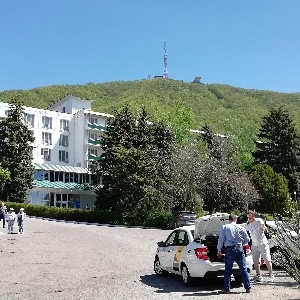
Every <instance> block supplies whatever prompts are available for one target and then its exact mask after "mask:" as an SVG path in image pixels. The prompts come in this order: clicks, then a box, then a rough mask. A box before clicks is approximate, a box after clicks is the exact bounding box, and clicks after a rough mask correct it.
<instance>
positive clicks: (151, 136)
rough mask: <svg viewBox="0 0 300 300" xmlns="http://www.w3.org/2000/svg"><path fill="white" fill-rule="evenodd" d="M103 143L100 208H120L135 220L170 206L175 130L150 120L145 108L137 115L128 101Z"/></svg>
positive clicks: (99, 191) (98, 190) (104, 137)
mask: <svg viewBox="0 0 300 300" xmlns="http://www.w3.org/2000/svg"><path fill="white" fill-rule="evenodd" d="M102 145H103V150H104V151H105V153H104V155H103V159H102V160H100V162H99V163H98V166H97V168H96V172H97V173H98V174H99V175H100V176H102V186H99V188H98V189H97V191H96V193H97V200H96V203H95V206H96V207H97V208H102V209H109V210H118V211H121V212H122V213H123V216H124V217H125V218H126V219H127V220H130V219H132V220H135V222H139V221H140V222H141V221H142V220H144V219H145V217H146V215H147V214H148V213H149V212H152V211H163V210H169V209H170V206H171V203H170V202H168V201H167V198H166V197H164V190H165V180H166V177H167V172H168V169H169V168H168V161H169V158H170V155H171V153H172V151H171V147H172V134H171V132H170V131H169V130H168V129H167V128H166V127H165V126H164V125H163V124H158V123H157V124H156V123H155V124H154V123H151V122H149V120H148V115H147V113H146V111H145V109H142V110H141V111H140V113H139V115H138V116H137V117H135V116H134V115H133V113H132V112H131V111H130V110H129V107H128V105H125V106H124V107H123V109H121V110H120V111H119V112H116V114H115V118H114V119H113V120H111V123H110V126H109V127H108V128H107V131H106V132H105V134H104V135H103V138H102Z"/></svg>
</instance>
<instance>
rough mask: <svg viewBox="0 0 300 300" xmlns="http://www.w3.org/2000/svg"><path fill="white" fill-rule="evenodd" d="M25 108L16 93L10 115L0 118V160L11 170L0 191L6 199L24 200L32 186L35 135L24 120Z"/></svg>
mask: <svg viewBox="0 0 300 300" xmlns="http://www.w3.org/2000/svg"><path fill="white" fill-rule="evenodd" d="M23 117H24V110H23V108H22V106H21V104H20V102H19V100H18V97H14V98H13V99H12V104H11V105H10V111H9V115H8V116H7V118H6V119H4V120H3V121H1V122H0V164H1V167H2V168H5V169H7V170H8V171H9V173H10V179H11V180H10V181H7V182H6V183H5V185H4V187H3V190H2V191H1V196H0V197H1V198H2V199H6V200H7V201H14V202H24V201H26V198H27V193H28V191H29V190H30V189H31V188H32V181H33V180H32V177H33V176H32V175H33V166H32V154H31V153H32V146H31V145H30V144H31V143H33V142H34V135H33V132H32V131H31V130H29V129H28V128H27V127H26V126H25V125H24V124H23Z"/></svg>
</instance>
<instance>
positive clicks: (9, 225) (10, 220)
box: [6, 207, 16, 233]
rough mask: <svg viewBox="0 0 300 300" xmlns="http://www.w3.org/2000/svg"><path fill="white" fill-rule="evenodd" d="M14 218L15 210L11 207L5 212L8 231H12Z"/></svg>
mask: <svg viewBox="0 0 300 300" xmlns="http://www.w3.org/2000/svg"><path fill="white" fill-rule="evenodd" d="M15 220H16V214H15V210H14V209H13V208H12V207H11V208H10V209H9V212H8V214H6V221H7V228H8V233H14V223H15Z"/></svg>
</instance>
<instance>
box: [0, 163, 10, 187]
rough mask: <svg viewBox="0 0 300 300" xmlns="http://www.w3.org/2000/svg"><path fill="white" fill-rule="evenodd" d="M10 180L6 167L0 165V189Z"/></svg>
mask: <svg viewBox="0 0 300 300" xmlns="http://www.w3.org/2000/svg"><path fill="white" fill-rule="evenodd" d="M9 180H10V173H9V171H8V170H7V169H3V168H1V167H0V191H2V189H3V187H4V186H5V184H6V183H7V182H8V181H9Z"/></svg>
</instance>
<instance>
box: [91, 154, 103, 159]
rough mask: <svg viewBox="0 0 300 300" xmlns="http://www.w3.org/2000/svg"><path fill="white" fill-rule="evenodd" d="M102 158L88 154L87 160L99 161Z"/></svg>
mask: <svg viewBox="0 0 300 300" xmlns="http://www.w3.org/2000/svg"><path fill="white" fill-rule="evenodd" d="M101 159H103V157H100V156H97V155H95V154H89V155H88V160H101Z"/></svg>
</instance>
